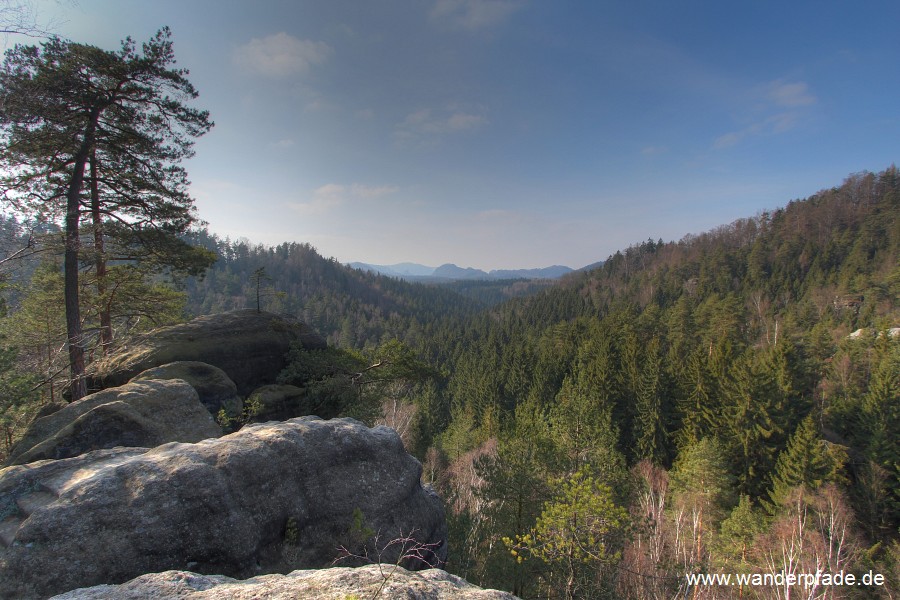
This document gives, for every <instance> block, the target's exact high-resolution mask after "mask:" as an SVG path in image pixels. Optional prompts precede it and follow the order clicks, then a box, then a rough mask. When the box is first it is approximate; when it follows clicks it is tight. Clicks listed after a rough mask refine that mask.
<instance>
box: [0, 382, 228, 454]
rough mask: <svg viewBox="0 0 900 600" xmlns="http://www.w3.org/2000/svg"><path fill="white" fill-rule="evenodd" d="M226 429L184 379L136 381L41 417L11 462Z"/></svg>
mask: <svg viewBox="0 0 900 600" xmlns="http://www.w3.org/2000/svg"><path fill="white" fill-rule="evenodd" d="M220 435H222V429H221V427H219V426H218V425H217V424H216V422H215V420H214V419H213V417H212V415H211V414H210V412H209V411H208V410H207V409H206V408H204V406H203V404H201V403H200V399H199V397H198V395H197V392H196V390H195V389H194V388H193V387H192V386H190V385H188V384H187V383H185V382H184V381H182V380H178V379H173V380H163V381H155V380H154V381H150V380H147V381H136V382H134V383H128V384H126V385H123V386H120V387H115V388H110V389H108V390H103V391H100V392H97V393H95V394H91V395H89V396H85V397H84V398H82V399H81V400H79V401H78V402H73V403H71V404H67V405H65V406H64V407H62V408H61V409H59V410H57V411H55V412H53V413H51V414H48V415H44V416H40V417H38V418H36V419H35V420H34V421H32V423H31V424H30V425H29V426H28V429H27V430H26V432H25V435H23V436H22V439H20V440H19V441H18V442H17V443H16V445H15V446H13V448H12V450H11V451H10V455H9V458H8V460H7V464H10V465H21V464H24V463H29V462H34V461H37V460H44V459H49V458H52V459H61V458H71V457H73V456H78V455H79V454H84V453H85V452H90V451H92V450H103V449H109V448H115V447H116V446H133V447H153V446H158V445H160V444H165V443H167V442H199V441H200V440H204V439H206V438H211V437H219V436H220Z"/></svg>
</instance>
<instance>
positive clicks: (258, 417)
mask: <svg viewBox="0 0 900 600" xmlns="http://www.w3.org/2000/svg"><path fill="white" fill-rule="evenodd" d="M247 404H248V405H249V406H251V407H253V409H254V416H253V421H254V422H257V423H263V422H265V421H283V420H285V419H292V418H294V417H300V416H305V415H309V414H312V412H313V411H312V407H311V406H309V405H308V402H307V395H306V390H305V389H303V388H301V387H297V386H295V385H277V384H272V385H264V386H262V387H260V388H257V389H255V390H253V393H252V394H250V396H249V397H248V398H247Z"/></svg>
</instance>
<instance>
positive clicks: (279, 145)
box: [269, 138, 295, 150]
mask: <svg viewBox="0 0 900 600" xmlns="http://www.w3.org/2000/svg"><path fill="white" fill-rule="evenodd" d="M294 144H295V142H294V140H292V139H290V138H285V139H283V140H278V141H277V142H272V143H271V144H269V146H270V147H272V148H275V149H276V150H287V149H288V148H293V147H294Z"/></svg>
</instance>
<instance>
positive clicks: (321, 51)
mask: <svg viewBox="0 0 900 600" xmlns="http://www.w3.org/2000/svg"><path fill="white" fill-rule="evenodd" d="M331 52H332V49H331V46H329V45H328V44H326V43H325V42H314V41H312V40H301V39H299V38H296V37H294V36H292V35H289V34H287V33H284V32H281V33H276V34H273V35H270V36H267V37H264V38H253V39H252V40H250V41H249V42H247V43H246V44H244V45H242V46H238V47H237V48H236V49H235V51H234V56H233V60H234V64H235V65H237V66H238V67H240V68H241V69H243V70H245V71H247V72H250V73H256V74H259V75H264V76H266V77H273V78H278V77H288V76H291V75H303V74H305V73H307V72H309V70H310V69H311V68H312V67H313V66H314V65H319V64H322V63H323V62H325V60H326V59H327V58H328V56H329V55H330V54H331Z"/></svg>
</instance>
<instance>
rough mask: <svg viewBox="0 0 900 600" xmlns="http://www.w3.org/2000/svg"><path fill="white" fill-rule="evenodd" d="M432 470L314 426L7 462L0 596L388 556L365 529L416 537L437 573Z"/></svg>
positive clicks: (389, 447) (347, 423)
mask: <svg viewBox="0 0 900 600" xmlns="http://www.w3.org/2000/svg"><path fill="white" fill-rule="evenodd" d="M421 470H422V467H421V465H420V464H419V463H418V461H416V460H415V459H414V458H413V457H411V456H410V455H408V454H406V452H405V451H404V450H403V445H402V443H401V441H400V438H399V437H398V436H397V434H396V432H395V431H394V430H392V429H388V428H386V427H375V428H371V429H370V428H368V427H365V426H364V425H362V424H361V423H359V422H357V421H354V420H352V419H335V420H332V421H322V420H321V419H318V418H315V417H304V418H299V419H292V420H290V421H287V422H284V423H265V424H259V425H248V426H246V427H244V428H243V429H242V430H240V431H238V432H237V433H234V434H231V435H228V436H224V437H222V438H218V439H208V440H204V441H202V442H200V443H197V444H182V443H170V444H165V445H163V446H160V447H158V448H155V449H153V450H139V449H123V448H117V449H114V450H100V451H96V452H92V453H90V454H86V455H84V456H81V457H77V458H73V459H67V460H59V461H43V462H38V463H32V464H29V465H25V466H14V467H8V468H6V469H3V470H2V471H0V598H34V597H44V596H48V595H52V594H58V593H62V592H65V591H67V590H72V589H74V588H78V587H86V586H91V585H98V584H103V583H109V584H112V583H121V582H124V581H127V580H129V579H131V578H134V577H136V576H138V575H141V574H143V573H152V572H158V571H165V570H168V569H189V570H192V571H197V572H201V573H220V574H224V575H226V576H229V577H248V576H252V575H257V574H260V573H266V572H275V571H276V570H281V569H287V570H289V569H291V568H318V567H327V566H330V565H331V562H332V560H333V559H334V558H336V556H337V555H338V554H339V552H338V550H336V549H337V548H338V547H339V546H341V545H345V546H347V547H348V548H350V549H351V550H352V551H353V552H354V553H356V554H359V553H363V552H366V551H367V548H368V549H369V550H370V551H371V552H373V553H374V552H375V551H376V550H378V549H381V548H376V547H374V546H375V542H374V541H373V540H372V539H371V538H370V537H368V534H366V535H363V536H361V535H360V532H361V531H364V530H368V531H371V532H377V535H378V538H379V539H380V540H392V539H395V538H399V537H402V536H409V535H411V536H412V537H414V538H415V539H416V540H417V541H418V542H419V543H421V544H423V545H427V548H429V549H430V551H429V553H428V563H430V564H439V563H442V561H443V560H445V559H446V552H447V547H446V541H445V540H446V522H445V520H444V513H443V507H442V505H441V502H440V499H438V498H437V496H436V495H435V494H434V493H433V492H432V491H431V490H430V489H427V488H423V487H422V485H421V483H420V480H419V478H420V475H421ZM360 516H361V518H362V521H363V522H362V524H359V523H358V521H359V519H360ZM360 525H361V526H360ZM286 531H293V532H296V533H295V534H294V535H293V540H294V541H295V544H294V545H291V546H285V544H284V540H285V537H286ZM286 548H290V550H291V551H290V553H289V554H288V553H286V552H285V549H286ZM286 558H289V563H290V564H285V562H286ZM382 560H385V561H388V562H394V561H396V560H397V556H396V553H395V552H394V553H392V552H390V551H388V552H385V553H383V554H382ZM413 566H415V565H413ZM419 566H425V565H424V564H422V565H419Z"/></svg>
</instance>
